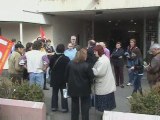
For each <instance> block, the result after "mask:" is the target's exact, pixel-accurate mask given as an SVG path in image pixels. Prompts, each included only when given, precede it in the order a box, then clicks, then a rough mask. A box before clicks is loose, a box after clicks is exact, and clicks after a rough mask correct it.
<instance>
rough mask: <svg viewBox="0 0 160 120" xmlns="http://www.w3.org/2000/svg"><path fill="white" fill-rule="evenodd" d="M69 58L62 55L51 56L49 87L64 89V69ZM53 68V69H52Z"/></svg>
mask: <svg viewBox="0 0 160 120" xmlns="http://www.w3.org/2000/svg"><path fill="white" fill-rule="evenodd" d="M60 56H62V57H61V58H60V59H59V60H58V62H57V64H56V65H55V66H54V64H55V62H56V60H57V59H58V58H59V57H60ZM69 61H70V60H69V58H68V57H66V56H65V55H64V54H60V55H57V54H55V55H53V56H52V57H51V59H50V64H49V67H50V73H51V81H50V85H51V87H61V88H64V87H65V84H66V79H65V69H66V66H67V64H68V63H69ZM53 66H54V67H53Z"/></svg>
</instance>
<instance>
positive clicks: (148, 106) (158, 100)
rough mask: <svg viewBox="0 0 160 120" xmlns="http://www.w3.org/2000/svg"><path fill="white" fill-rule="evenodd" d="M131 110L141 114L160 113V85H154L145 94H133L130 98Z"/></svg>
mask: <svg viewBox="0 0 160 120" xmlns="http://www.w3.org/2000/svg"><path fill="white" fill-rule="evenodd" d="M130 103H131V112H133V113H140V114H150V115H160V85H158V86H156V87H154V88H153V89H152V90H151V91H150V92H146V93H145V94H144V95H143V96H141V95H139V94H135V95H133V98H132V99H130Z"/></svg>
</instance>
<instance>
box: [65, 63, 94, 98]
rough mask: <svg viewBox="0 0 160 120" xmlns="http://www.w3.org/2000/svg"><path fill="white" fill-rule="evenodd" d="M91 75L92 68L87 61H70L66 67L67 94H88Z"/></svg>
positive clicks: (72, 95) (73, 95)
mask: <svg viewBox="0 0 160 120" xmlns="http://www.w3.org/2000/svg"><path fill="white" fill-rule="evenodd" d="M93 77H94V76H93V72H92V69H91V68H90V67H89V65H88V63H86V62H80V63H75V62H73V61H71V62H70V63H69V64H68V65H67V68H66V80H67V81H68V94H69V95H70V96H71V97H75V96H88V95H90V93H91V84H92V80H93Z"/></svg>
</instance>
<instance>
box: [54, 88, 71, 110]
mask: <svg viewBox="0 0 160 120" xmlns="http://www.w3.org/2000/svg"><path fill="white" fill-rule="evenodd" d="M59 90H60V92H61V106H62V109H66V110H68V101H67V99H66V98H64V97H63V88H59V87H53V89H52V101H51V107H52V108H58V92H59Z"/></svg>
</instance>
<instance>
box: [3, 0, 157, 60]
mask: <svg viewBox="0 0 160 120" xmlns="http://www.w3.org/2000/svg"><path fill="white" fill-rule="evenodd" d="M1 3H3V5H2V7H0V15H1V17H0V34H1V35H3V36H5V37H6V38H8V39H12V38H16V39H17V41H18V40H20V41H21V42H22V43H23V44H24V45H25V44H26V43H27V42H29V41H33V40H35V39H36V38H37V37H38V36H39V35H40V33H39V27H40V26H42V27H43V28H44V30H45V32H46V37H47V38H50V39H51V40H52V42H53V44H54V45H57V44H58V43H64V44H65V45H67V43H68V42H69V39H70V36H71V35H77V38H78V43H79V44H80V45H81V46H86V45H87V41H88V40H89V39H95V40H96V41H104V42H107V43H108V44H109V48H110V49H111V50H112V49H113V47H114V45H115V42H116V41H121V42H122V44H123V47H124V48H125V47H126V46H127V45H128V44H129V39H130V38H136V39H137V44H138V46H139V47H140V48H141V50H142V52H143V55H144V57H145V55H146V52H147V51H148V49H149V47H150V45H151V43H152V42H153V41H154V42H159V43H160V0H118V1H115V0H13V1H10V0H1Z"/></svg>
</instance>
